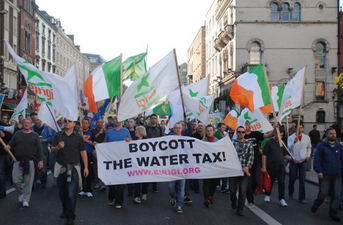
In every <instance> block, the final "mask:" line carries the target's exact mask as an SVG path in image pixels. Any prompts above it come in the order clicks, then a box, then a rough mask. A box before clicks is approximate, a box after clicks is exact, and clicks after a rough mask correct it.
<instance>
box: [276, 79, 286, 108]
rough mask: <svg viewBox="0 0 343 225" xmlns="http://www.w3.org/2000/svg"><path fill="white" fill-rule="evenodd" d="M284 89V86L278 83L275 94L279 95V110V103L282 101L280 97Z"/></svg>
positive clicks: (279, 105)
mask: <svg viewBox="0 0 343 225" xmlns="http://www.w3.org/2000/svg"><path fill="white" fill-rule="evenodd" d="M284 90H285V86H284V85H280V86H278V87H277V96H278V97H279V98H278V100H277V101H276V102H277V105H278V108H279V110H280V108H281V103H282V97H283V92H284Z"/></svg>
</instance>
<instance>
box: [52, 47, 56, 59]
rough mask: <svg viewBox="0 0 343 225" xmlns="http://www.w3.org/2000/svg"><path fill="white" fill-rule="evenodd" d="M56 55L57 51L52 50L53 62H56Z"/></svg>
mask: <svg viewBox="0 0 343 225" xmlns="http://www.w3.org/2000/svg"><path fill="white" fill-rule="evenodd" d="M55 54H56V49H55V48H53V49H52V61H53V62H55Z"/></svg>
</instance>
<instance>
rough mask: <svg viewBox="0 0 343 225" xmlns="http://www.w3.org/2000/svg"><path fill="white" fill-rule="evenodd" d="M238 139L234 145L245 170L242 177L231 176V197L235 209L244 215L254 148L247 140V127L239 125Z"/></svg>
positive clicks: (234, 141)
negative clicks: (237, 194) (237, 193)
mask: <svg viewBox="0 0 343 225" xmlns="http://www.w3.org/2000/svg"><path fill="white" fill-rule="evenodd" d="M236 133H237V139H235V140H233V145H234V146H235V148H236V151H237V155H238V158H239V161H240V162H241V165H242V169H243V171H244V176H240V177H230V178H229V184H230V185H229V186H230V199H231V207H232V209H233V210H237V214H238V215H239V216H243V208H244V203H245V198H246V195H247V188H248V183H249V179H250V176H251V175H250V172H249V170H250V168H251V167H252V164H253V162H254V148H253V146H252V144H251V142H250V141H248V140H245V138H244V136H245V128H244V127H242V126H239V127H238V128H237V130H236ZM238 185H239V196H238V205H237V197H236V192H237V187H238Z"/></svg>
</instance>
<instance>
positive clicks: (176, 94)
mask: <svg viewBox="0 0 343 225" xmlns="http://www.w3.org/2000/svg"><path fill="white" fill-rule="evenodd" d="M182 90H183V91H184V92H183V95H186V96H190V97H199V96H200V97H203V96H206V95H207V91H208V77H205V78H204V79H202V80H200V81H198V82H195V83H193V84H190V85H188V86H185V87H182ZM167 98H168V100H169V103H170V108H171V111H172V116H171V118H170V120H169V123H168V127H169V128H173V126H174V124H175V123H177V122H179V121H180V120H183V119H184V118H183V109H182V102H181V96H180V89H178V90H175V91H173V92H172V93H170V94H169V95H168V97H167ZM185 110H186V112H185V113H186V117H187V118H194V117H195V115H193V113H191V112H190V111H189V110H188V109H187V108H185Z"/></svg>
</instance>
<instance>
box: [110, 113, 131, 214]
mask: <svg viewBox="0 0 343 225" xmlns="http://www.w3.org/2000/svg"><path fill="white" fill-rule="evenodd" d="M113 122H114V127H113V129H111V130H108V131H107V133H106V136H105V142H116V141H124V140H125V141H127V142H129V141H131V140H132V138H131V135H130V132H129V130H128V129H126V128H123V127H122V122H118V119H117V117H114V118H113ZM108 188H109V192H108V204H109V205H114V206H115V208H116V209H121V208H122V206H123V203H124V185H123V184H118V185H108Z"/></svg>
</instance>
